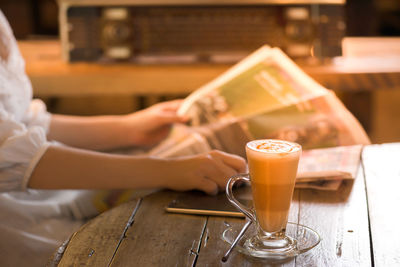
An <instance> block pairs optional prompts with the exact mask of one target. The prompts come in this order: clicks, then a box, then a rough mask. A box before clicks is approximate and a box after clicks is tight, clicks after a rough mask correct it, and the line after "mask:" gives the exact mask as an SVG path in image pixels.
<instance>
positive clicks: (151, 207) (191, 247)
mask: <svg viewBox="0 0 400 267" xmlns="http://www.w3.org/2000/svg"><path fill="white" fill-rule="evenodd" d="M178 194H179V193H177V192H171V191H163V192H160V193H156V194H153V195H150V196H148V197H145V198H144V199H143V201H142V204H141V206H140V208H139V211H138V212H137V214H136V216H135V221H134V223H133V225H132V227H131V228H130V229H129V230H128V231H127V233H126V238H125V239H124V240H123V242H122V243H121V245H120V247H119V249H118V251H117V253H116V254H115V257H114V260H113V261H112V264H111V266H132V265H134V266H192V265H194V263H195V261H196V258H197V254H198V250H199V246H200V242H201V238H202V234H203V232H204V228H205V225H206V222H207V217H206V216H195V215H182V214H171V213H167V212H165V209H164V207H165V206H167V204H168V203H169V202H170V201H171V200H173V199H174V198H176V196H177V195H178Z"/></svg>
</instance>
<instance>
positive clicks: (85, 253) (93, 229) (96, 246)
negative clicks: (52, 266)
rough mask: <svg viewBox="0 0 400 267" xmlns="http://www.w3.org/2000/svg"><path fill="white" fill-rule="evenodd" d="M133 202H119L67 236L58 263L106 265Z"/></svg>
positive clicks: (132, 207)
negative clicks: (68, 237)
mask: <svg viewBox="0 0 400 267" xmlns="http://www.w3.org/2000/svg"><path fill="white" fill-rule="evenodd" d="M136 202H137V201H136V200H135V201H132V202H129V203H125V204H122V205H121V206H119V207H118V208H117V209H111V210H109V211H107V212H104V213H103V214H100V215H99V216H98V217H96V218H95V219H93V220H91V221H89V222H88V223H87V224H85V225H83V226H82V227H81V228H80V230H79V231H78V232H76V233H75V234H74V235H73V236H72V237H71V240H70V241H69V244H68V246H67V248H66V249H65V252H64V255H63V257H62V258H61V261H60V262H59V264H58V266H60V267H63V266H65V267H69V266H107V265H108V263H109V261H110V260H111V258H112V257H113V255H114V252H115V250H116V248H117V246H118V242H119V239H120V236H121V233H122V232H123V230H124V228H125V226H126V224H127V222H128V219H129V217H130V216H131V214H132V212H133V210H134V207H135V205H136Z"/></svg>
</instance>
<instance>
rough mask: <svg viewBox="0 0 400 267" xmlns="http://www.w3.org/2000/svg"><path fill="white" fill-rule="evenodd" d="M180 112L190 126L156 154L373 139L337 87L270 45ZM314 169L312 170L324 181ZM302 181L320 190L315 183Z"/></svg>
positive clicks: (328, 144) (176, 132)
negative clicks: (270, 142)
mask: <svg viewBox="0 0 400 267" xmlns="http://www.w3.org/2000/svg"><path fill="white" fill-rule="evenodd" d="M178 112H179V114H181V115H185V116H188V117H190V118H191V122H190V125H188V126H182V125H180V126H177V127H175V128H174V129H173V131H172V133H171V135H170V137H169V138H168V139H167V140H166V141H165V142H163V143H161V144H160V145H159V146H157V147H155V148H154V149H153V150H151V151H150V154H151V155H157V156H161V157H174V156H181V155H190V154H196V153H203V152H206V151H209V150H212V149H219V150H222V151H225V152H229V153H234V154H237V155H240V156H243V157H245V144H246V143H247V142H248V141H250V140H254V139H264V138H274V139H283V140H288V141H292V142H296V143H299V144H301V145H302V147H303V150H308V149H315V148H326V147H338V146H351V145H356V144H360V145H364V144H369V143H370V141H369V138H368V136H367V134H366V133H365V131H364V129H363V128H362V126H361V125H360V123H359V122H358V121H357V119H356V118H355V117H354V116H353V115H352V114H351V113H350V112H349V111H348V110H347V109H346V107H345V106H344V105H343V104H342V103H341V101H340V100H339V99H338V98H337V97H336V95H335V94H334V93H333V92H332V91H330V90H328V89H326V88H324V87H323V86H321V85H320V84H318V83H317V82H316V81H314V80H313V79H312V78H311V77H309V76H308V75H307V74H306V73H305V72H303V71H302V70H301V69H300V68H299V67H298V66H297V65H296V64H295V63H294V62H293V61H292V60H291V59H290V58H289V57H287V56H286V55H285V54H284V53H283V52H282V51H281V50H280V49H279V48H271V47H269V46H263V47H261V48H260V49H258V50H257V51H255V52H254V53H252V54H251V55H249V56H248V57H246V58H245V59H243V60H242V61H240V62H239V63H237V64H236V65H234V66H233V67H231V68H230V69H229V70H227V71H226V72H225V73H223V74H222V75H220V76H219V77H217V78H216V79H214V80H212V81H211V82H209V83H207V84H206V85H204V86H202V87H201V88H199V89H198V90H196V91H195V92H193V93H192V94H191V95H189V96H188V97H187V98H186V99H185V100H184V102H183V104H182V106H181V108H180V110H179V111H178ZM309 166H311V165H309ZM338 168H339V166H338ZM312 172H313V171H311V170H310V171H306V173H308V175H310V176H309V177H310V178H312V179H319V180H318V181H321V178H320V177H321V176H318V177H319V178H315V177H316V176H312V175H311V173H312ZM329 183H331V185H330V186H331V187H328V184H329ZM334 183H336V185H337V184H339V185H340V183H338V181H337V179H330V180H329V181H327V183H326V186H325V187H324V188H333V186H332V184H334ZM302 185H303V186H306V187H313V188H316V187H315V186H311V184H310V183H309V182H307V183H306V182H303V183H302ZM322 187H323V186H319V188H322Z"/></svg>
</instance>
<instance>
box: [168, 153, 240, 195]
mask: <svg viewBox="0 0 400 267" xmlns="http://www.w3.org/2000/svg"><path fill="white" fill-rule="evenodd" d="M168 164H169V165H170V166H173V168H172V169H174V170H176V171H174V172H173V173H172V172H170V173H166V174H165V175H166V177H164V178H165V183H166V187H167V188H169V189H173V190H178V191H186V190H193V189H197V190H201V191H203V192H205V193H207V194H210V195H216V194H217V193H218V192H220V191H223V190H224V189H225V185H226V183H227V181H228V179H229V178H230V177H231V176H232V175H235V174H238V173H243V172H245V171H246V161H245V160H244V159H243V158H242V157H239V156H236V155H233V154H228V153H225V152H221V151H218V150H213V151H210V152H207V153H202V154H198V155H194V156H187V157H179V158H172V159H168ZM177 174H178V175H177Z"/></svg>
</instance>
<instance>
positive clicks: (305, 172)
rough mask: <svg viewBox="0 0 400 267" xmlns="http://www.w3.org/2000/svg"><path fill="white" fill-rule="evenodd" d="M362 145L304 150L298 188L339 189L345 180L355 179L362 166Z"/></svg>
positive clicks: (300, 164) (299, 170)
mask: <svg viewBox="0 0 400 267" xmlns="http://www.w3.org/2000/svg"><path fill="white" fill-rule="evenodd" d="M362 148H363V146H362V145H353V146H339V147H332V148H319V149H311V150H305V151H303V153H302V155H301V158H300V163H299V169H298V172H297V179H296V188H313V189H320V190H337V189H338V188H339V187H340V185H341V184H342V183H343V181H344V180H353V179H355V177H356V175H357V171H358V168H359V166H360V160H361V151H362Z"/></svg>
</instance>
